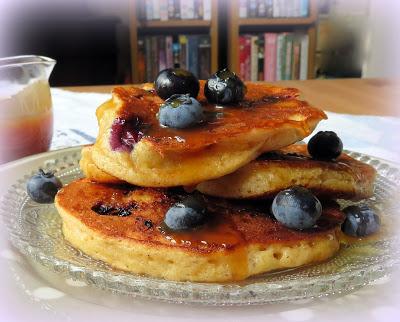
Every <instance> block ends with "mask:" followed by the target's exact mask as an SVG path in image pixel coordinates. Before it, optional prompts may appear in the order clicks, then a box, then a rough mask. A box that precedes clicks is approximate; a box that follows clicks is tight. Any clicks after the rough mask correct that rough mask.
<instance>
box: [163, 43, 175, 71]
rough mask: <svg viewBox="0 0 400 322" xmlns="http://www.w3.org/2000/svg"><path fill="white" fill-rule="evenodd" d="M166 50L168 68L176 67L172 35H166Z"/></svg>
mask: <svg viewBox="0 0 400 322" xmlns="http://www.w3.org/2000/svg"><path fill="white" fill-rule="evenodd" d="M165 52H166V66H167V68H172V67H174V58H173V52H172V36H166V37H165Z"/></svg>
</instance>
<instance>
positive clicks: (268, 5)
mask: <svg viewBox="0 0 400 322" xmlns="http://www.w3.org/2000/svg"><path fill="white" fill-rule="evenodd" d="M264 1H265V17H266V18H272V17H273V10H272V9H273V0H264Z"/></svg>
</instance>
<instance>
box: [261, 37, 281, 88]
mask: <svg viewBox="0 0 400 322" xmlns="http://www.w3.org/2000/svg"><path fill="white" fill-rule="evenodd" d="M277 37H278V34H276V33H265V34H264V57H265V58H264V80H265V81H267V82H273V81H275V80H276V75H277V68H276V66H277Z"/></svg>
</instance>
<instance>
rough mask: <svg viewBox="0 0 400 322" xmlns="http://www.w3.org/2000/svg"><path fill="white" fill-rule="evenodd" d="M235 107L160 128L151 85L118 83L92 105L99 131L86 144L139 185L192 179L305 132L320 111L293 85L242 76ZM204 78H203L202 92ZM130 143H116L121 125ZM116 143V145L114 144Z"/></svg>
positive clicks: (221, 171) (105, 166) (101, 162)
mask: <svg viewBox="0 0 400 322" xmlns="http://www.w3.org/2000/svg"><path fill="white" fill-rule="evenodd" d="M246 85H247V94H246V96H245V99H244V101H242V102H241V103H240V105H238V106H225V107H223V108H222V107H218V106H215V105H212V104H208V103H207V102H206V100H205V98H204V96H203V95H202V94H200V95H199V97H198V99H199V101H200V102H201V103H202V105H203V107H204V109H205V114H206V119H207V120H206V121H205V122H204V124H201V125H199V126H196V127H194V128H189V129H171V128H166V127H161V126H160V125H159V122H158V119H157V112H158V110H159V106H160V104H162V103H163V100H162V99H161V98H159V97H158V96H157V95H156V94H155V93H154V91H151V90H150V91H149V90H144V89H142V88H137V87H129V88H127V87H116V88H115V89H114V90H113V94H112V99H111V100H109V101H107V102H106V103H104V104H103V105H101V106H100V107H99V108H98V110H97V112H96V115H97V119H98V122H99V134H98V137H97V140H96V143H95V144H94V146H93V149H92V151H91V158H92V161H93V162H94V164H95V165H96V166H97V167H98V168H99V169H101V170H102V171H104V172H105V173H107V174H109V175H112V176H113V177H116V178H118V179H120V180H123V181H126V182H129V183H131V184H135V185H139V186H143V187H172V186H179V185H195V184H198V183H199V182H202V181H205V180H210V179H214V178H218V177H221V176H223V175H226V174H228V173H231V172H234V171H235V170H237V169H238V168H240V167H241V166H244V165H245V164H247V163H248V162H250V161H251V160H253V159H255V158H256V157H257V156H258V155H260V154H261V153H263V152H265V151H270V150H275V149H278V148H281V147H284V146H287V145H289V144H292V143H294V142H297V141H299V140H301V139H302V138H304V137H305V136H307V135H309V134H310V133H311V132H312V131H313V130H314V128H315V126H316V125H317V124H318V122H319V121H320V120H322V119H325V118H326V115H325V114H324V113H323V112H322V111H321V110H319V109H317V108H314V107H311V106H310V105H309V104H308V103H307V102H304V101H300V100H298V99H297V98H296V97H297V96H298V91H297V90H295V89H291V88H280V87H275V86H268V85H265V84H257V83H247V84H246ZM203 86H204V82H203V81H202V82H201V86H200V87H201V89H200V93H202V92H203ZM124 127H128V128H129V129H130V130H129V131H130V132H129V138H128V140H131V142H132V141H138V142H137V143H136V144H135V145H134V146H133V148H132V147H131V148H127V147H126V146H124V145H123V144H122V143H121V142H123V141H124V140H125V139H122V138H121V136H123V134H122V133H126V132H124V131H126V130H124V129H125V128H124ZM118 144H120V145H118Z"/></svg>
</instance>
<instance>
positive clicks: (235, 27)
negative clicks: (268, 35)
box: [228, 0, 318, 78]
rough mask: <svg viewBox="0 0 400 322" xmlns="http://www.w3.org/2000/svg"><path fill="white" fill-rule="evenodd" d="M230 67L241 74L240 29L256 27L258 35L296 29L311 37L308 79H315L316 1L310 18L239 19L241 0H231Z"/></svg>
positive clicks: (229, 13)
mask: <svg viewBox="0 0 400 322" xmlns="http://www.w3.org/2000/svg"><path fill="white" fill-rule="evenodd" d="M228 10H229V11H228V67H229V69H230V70H232V71H234V72H236V73H238V72H239V36H240V27H246V31H247V32H249V30H251V29H252V27H254V30H256V31H257V32H258V33H259V32H260V30H263V31H264V32H268V31H269V30H275V29H276V28H274V27H279V29H282V30H285V29H286V28H287V29H288V30H293V29H294V28H296V27H299V28H302V29H306V30H307V34H308V37H309V48H308V78H314V77H315V71H314V69H315V67H314V65H315V63H314V61H315V57H314V56H315V47H316V32H315V26H314V24H315V23H316V21H317V16H318V7H317V1H316V0H310V10H309V16H308V17H305V18H239V0H230V1H229V8H228Z"/></svg>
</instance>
